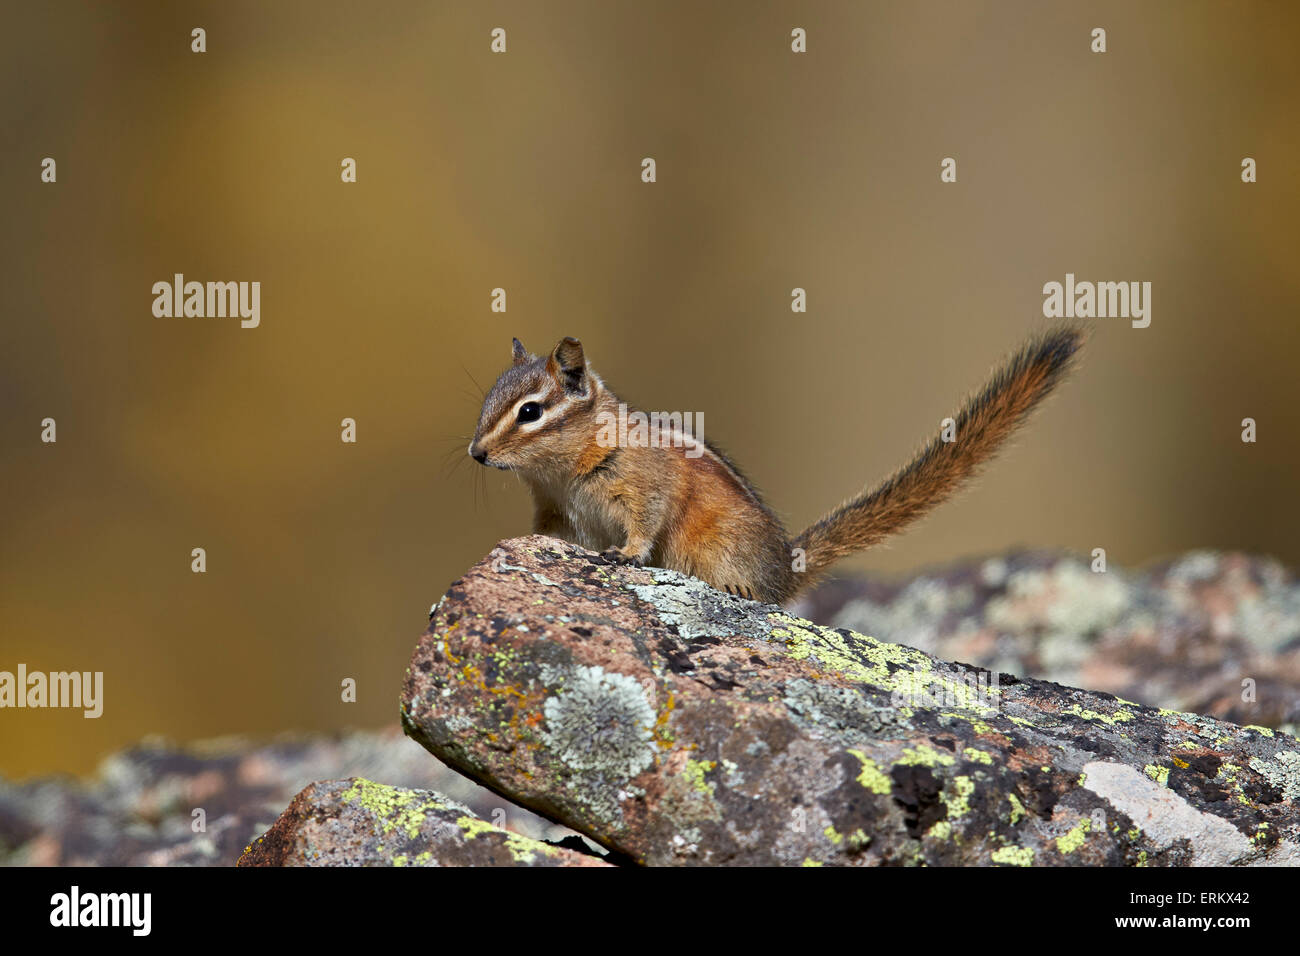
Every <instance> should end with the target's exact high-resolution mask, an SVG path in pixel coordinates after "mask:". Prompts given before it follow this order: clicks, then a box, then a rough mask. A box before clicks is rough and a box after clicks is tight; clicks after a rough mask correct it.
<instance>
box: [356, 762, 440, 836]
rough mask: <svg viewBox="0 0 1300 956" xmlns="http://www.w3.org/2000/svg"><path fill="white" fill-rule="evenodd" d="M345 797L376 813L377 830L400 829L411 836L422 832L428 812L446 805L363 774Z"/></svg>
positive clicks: (386, 832) (382, 831) (381, 832)
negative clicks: (375, 780) (367, 777)
mask: <svg viewBox="0 0 1300 956" xmlns="http://www.w3.org/2000/svg"><path fill="white" fill-rule="evenodd" d="M342 800H343V802H344V803H352V802H354V801H355V802H357V803H359V804H360V805H361V807H362V808H363V809H364V810H365V811H366V812H367V813H369V814H370V815H371V816H373V817H374V818H375V828H376V832H377V833H379V834H381V835H387V834H389V833H392V832H393V831H394V830H399V831H401V832H403V833H405V834H406V835H407V837H409V838H411V839H414V838H415V837H416V836H418V835H419V833H420V827H421V826H422V825H423V824H424V819H425V817H426V816H428V814H429V813H431V812H432V811H434V810H442V809H445V807H444V806H443V804H441V803H439V802H438V801H436V800H433V799H429V798H428V797H427V796H426V795H425V794H422V793H420V792H419V791H415V790H399V789H398V788H397V787H390V786H388V785H387V784H382V783H375V782H374V781H373V780H366V779H365V778H363V777H358V778H357V779H356V781H355V782H354V783H353V784H352V786H351V787H349V788H348V789H347V790H346V791H345V792H344V794H343V796H342Z"/></svg>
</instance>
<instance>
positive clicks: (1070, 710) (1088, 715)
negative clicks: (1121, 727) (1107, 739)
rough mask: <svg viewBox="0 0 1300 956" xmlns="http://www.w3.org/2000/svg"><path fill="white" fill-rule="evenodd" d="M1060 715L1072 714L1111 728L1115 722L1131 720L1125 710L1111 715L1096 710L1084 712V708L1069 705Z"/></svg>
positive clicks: (1130, 716) (1129, 714)
mask: <svg viewBox="0 0 1300 956" xmlns="http://www.w3.org/2000/svg"><path fill="white" fill-rule="evenodd" d="M1061 713H1063V714H1072V715H1073V716H1075V717H1081V718H1083V719H1084V720H1096V721H1100V722H1101V723H1103V724H1109V725H1110V726H1112V727H1113V726H1115V723H1116V722H1117V721H1125V720H1132V719H1133V714H1132V712H1130V711H1127V710H1123V709H1120V710H1117V711H1115V713H1113V714H1103V713H1101V712H1100V711H1096V710H1085V709H1084V708H1082V707H1080V706H1079V705H1078V704H1071V705H1070V706H1069V707H1067V708H1066V709H1065V710H1063V711H1061Z"/></svg>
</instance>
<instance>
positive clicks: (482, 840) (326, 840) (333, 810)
mask: <svg viewBox="0 0 1300 956" xmlns="http://www.w3.org/2000/svg"><path fill="white" fill-rule="evenodd" d="M238 865H239V866H609V864H608V863H605V862H604V861H602V860H600V859H598V858H597V857H595V856H592V855H590V854H588V853H580V852H575V851H573V850H568V849H562V848H561V847H558V846H551V845H550V844H547V843H542V842H539V841H537V840H532V839H529V838H528V837H525V836H520V835H519V834H518V833H512V832H511V831H509V830H503V829H501V828H500V827H495V826H493V825H492V824H491V823H488V822H487V821H486V820H484V819H483V818H482V817H479V816H477V815H476V814H475V813H474V812H473V811H472V810H470V809H469V808H468V807H466V806H463V805H462V804H459V803H456V802H455V801H454V800H450V799H448V798H447V797H444V796H443V795H442V794H440V793H435V792H433V791H432V790H406V789H402V788H399V787H390V786H387V785H385V784H380V783H375V782H373V781H371V780H365V779H363V778H360V777H352V778H349V779H347V780H327V781H324V782H323V783H313V784H311V785H310V786H309V787H307V788H306V789H305V790H303V791H302V793H300V794H298V796H296V797H294V799H293V802H292V803H291V804H289V808H288V809H287V810H285V811H284V813H282V814H281V815H280V819H279V820H277V821H276V822H275V825H274V826H273V827H271V829H270V830H268V831H267V832H266V834H264V835H263V836H260V837H258V838H257V839H256V840H254V841H253V843H252V845H251V846H249V847H248V849H247V850H245V851H244V855H243V856H241V857H240V859H239V864H238Z"/></svg>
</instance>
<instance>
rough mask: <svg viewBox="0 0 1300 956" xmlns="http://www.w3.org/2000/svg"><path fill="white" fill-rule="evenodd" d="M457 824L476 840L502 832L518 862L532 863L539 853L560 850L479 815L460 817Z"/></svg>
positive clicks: (555, 852) (514, 858)
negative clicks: (497, 825) (481, 818)
mask: <svg viewBox="0 0 1300 956" xmlns="http://www.w3.org/2000/svg"><path fill="white" fill-rule="evenodd" d="M456 826H458V827H460V828H461V830H462V831H463V832H464V834H465V839H466V840H476V839H478V838H479V837H481V836H484V835H488V834H500V835H501V836H502V837H504V839H505V846H506V850H507V851H508V852H509V854H510V857H511V859H513V860H514V861H515V862H516V863H532V862H533V860H534V858H535V857H536V855H537V854H538V853H541V854H542V855H544V856H555V855H556V854H557V853H559V852H560V851H559V850H558V849H557V848H556V847H553V846H550V845H548V844H546V843H542V842H541V841H540V840H533V839H530V838H528V837H526V836H520V835H519V834H518V833H514V832H512V831H510V830H503V829H501V828H500V827H495V826H493V825H492V824H490V823H488V822H487V821H486V820H480V819H479V818H478V817H459V818H458V819H457V820H456Z"/></svg>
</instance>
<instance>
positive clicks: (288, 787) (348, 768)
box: [0, 726, 573, 866]
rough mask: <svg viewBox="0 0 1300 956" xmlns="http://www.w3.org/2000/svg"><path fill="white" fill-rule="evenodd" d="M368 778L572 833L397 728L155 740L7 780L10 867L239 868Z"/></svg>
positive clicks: (1, 855) (538, 829) (0, 820)
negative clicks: (272, 833)
mask: <svg viewBox="0 0 1300 956" xmlns="http://www.w3.org/2000/svg"><path fill="white" fill-rule="evenodd" d="M351 775H357V776H366V777H370V778H373V779H377V780H384V781H386V782H388V783H393V784H398V785H401V786H403V787H410V788H413V789H418V790H437V791H438V792H439V793H445V794H447V795H448V796H449V797H451V798H452V799H454V800H457V801H459V802H461V803H463V804H465V805H466V806H468V807H470V808H471V809H472V810H473V811H474V812H475V813H476V814H478V815H479V816H481V817H486V818H490V819H495V820H500V819H501V818H502V815H503V814H505V821H506V825H507V826H509V828H510V829H511V830H514V831H517V832H519V833H522V834H523V835H524V836H530V837H533V838H535V839H544V840H551V841H555V840H560V839H563V838H564V837H565V836H566V835H568V836H570V837H571V838H573V837H572V836H571V831H569V830H566V829H564V828H563V827H560V826H557V825H555V824H553V823H550V822H549V821H546V820H543V819H541V818H540V817H537V816H535V815H534V814H531V813H529V812H528V811H526V810H523V809H520V808H519V807H516V806H513V805H510V804H507V803H506V802H505V801H504V800H502V799H501V798H500V797H498V796H497V795H496V794H494V793H491V792H489V791H487V790H484V789H483V788H482V787H478V786H475V785H474V784H472V783H470V782H469V781H468V780H466V779H465V778H464V777H462V776H461V775H460V774H458V773H455V772H454V771H451V770H448V769H447V768H446V767H445V766H443V765H442V764H440V763H438V761H436V760H430V759H429V755H428V754H427V753H425V751H423V750H421V749H420V748H419V747H418V746H416V745H415V744H414V743H412V742H411V741H410V740H407V739H406V738H405V737H404V736H402V733H401V731H400V730H399V729H398V728H397V727H396V726H394V727H391V728H389V729H386V730H382V731H360V730H357V731H349V732H347V733H339V734H316V735H285V736H282V737H279V738H277V739H275V740H270V741H268V740H250V739H248V738H241V737H229V738H223V739H218V740H206V741H198V742H195V743H191V744H187V745H184V746H179V745H175V744H170V743H167V742H165V741H161V740H149V741H145V742H143V743H141V744H139V745H137V746H135V747H132V748H130V749H129V750H125V751H122V752H121V753H116V754H113V755H112V756H110V757H109V758H107V759H106V760H104V762H103V763H102V764H101V765H100V768H99V771H98V773H97V774H96V775H95V776H94V777H93V778H91V779H88V780H76V779H72V778H70V777H47V778H42V779H37V780H30V781H24V782H21V783H15V782H11V781H6V780H3V779H0V865H6V866H230V865H232V864H233V863H234V862H235V861H236V860H237V859H239V855H240V853H242V852H243V850H244V847H246V846H248V842H249V840H251V839H253V838H254V837H256V836H257V835H258V834H260V833H263V832H265V831H266V829H267V828H268V827H269V826H271V824H272V823H273V822H274V821H275V819H276V817H277V816H279V814H280V811H282V810H283V809H284V808H285V805H286V804H287V803H288V802H289V801H290V800H291V799H293V796H294V794H296V793H297V792H298V791H299V790H301V789H302V788H303V786H304V785H305V784H306V783H308V782H309V781H312V780H328V779H332V778H337V777H345V776H351Z"/></svg>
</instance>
